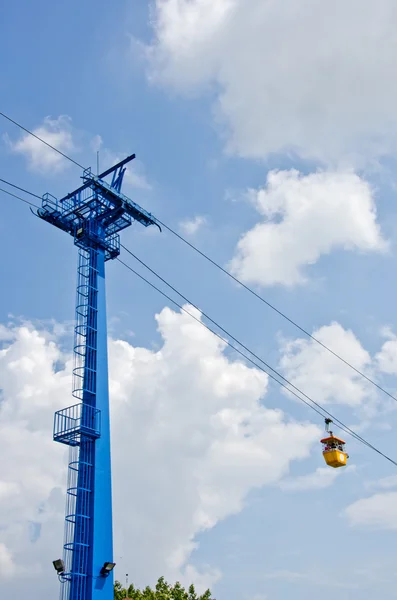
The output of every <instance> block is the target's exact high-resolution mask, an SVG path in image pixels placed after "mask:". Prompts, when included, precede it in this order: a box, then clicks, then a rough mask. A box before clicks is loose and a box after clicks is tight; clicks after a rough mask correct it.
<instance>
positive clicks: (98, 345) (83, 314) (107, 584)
mask: <svg viewBox="0 0 397 600" xmlns="http://www.w3.org/2000/svg"><path fill="white" fill-rule="evenodd" d="M133 158H135V155H134V154H133V155H132V156H129V157H128V158H126V159H125V160H123V161H121V162H120V163H118V164H117V165H115V166H114V167H112V168H110V169H108V170H107V171H105V172H104V173H102V174H101V175H98V176H97V175H94V174H93V173H92V172H91V169H86V170H84V172H83V177H82V179H83V184H82V185H81V186H80V187H79V188H78V189H77V190H75V191H74V192H72V193H71V194H68V195H67V196H65V197H64V198H62V199H61V200H57V199H56V198H54V197H53V196H50V195H49V194H45V195H44V196H43V201H42V207H41V208H40V209H39V210H38V211H37V214H38V216H39V217H40V218H42V219H44V220H45V221H47V222H48V223H51V224H52V225H55V226H56V227H58V228H59V229H61V230H62V231H65V232H66V233H68V234H69V235H71V236H72V237H73V239H74V243H75V245H76V246H77V247H78V248H79V261H78V269H77V294H76V325H75V334H74V369H73V396H74V397H75V399H76V400H77V403H75V404H74V405H73V406H70V407H67V408H64V409H62V410H59V411H57V412H56V413H55V418H54V440H55V441H56V442H60V443H62V444H66V445H68V446H69V447H70V458H69V468H68V483H67V498H66V516H65V539H64V554H63V562H64V566H65V570H64V571H63V572H62V573H61V575H60V579H61V582H62V583H61V600H113V573H112V572H107V571H106V570H105V569H103V566H104V564H105V563H113V531H112V488H111V460H110V421H109V392H108V364H107V326H106V302H105V262H106V261H107V260H110V259H114V258H116V257H117V256H118V255H119V254H120V238H119V232H120V231H121V230H123V229H125V228H126V227H128V226H129V225H131V223H132V222H133V221H138V222H139V223H141V224H142V225H144V226H145V227H147V226H149V225H157V226H158V224H157V223H156V221H155V219H154V218H153V217H152V215H151V214H150V213H148V212H146V211H145V210H144V209H142V208H141V207H140V206H138V205H137V204H135V202H133V201H132V200H130V199H129V198H127V197H126V196H124V195H123V194H122V193H121V185H122V182H123V177H124V173H125V165H126V164H127V163H128V162H129V161H131V160H132V159H133ZM108 175H112V180H111V183H108V182H106V181H104V178H105V177H107V176H108ZM158 227H159V226H158Z"/></svg>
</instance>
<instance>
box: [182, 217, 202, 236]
mask: <svg viewBox="0 0 397 600" xmlns="http://www.w3.org/2000/svg"><path fill="white" fill-rule="evenodd" d="M206 222H207V220H206V218H205V217H202V216H200V215H197V216H196V217H194V218H193V219H187V220H185V221H181V222H180V223H179V227H180V229H181V230H182V232H183V233H184V234H185V235H194V234H195V233H197V232H198V230H199V229H201V227H202V226H203V225H205V224H206Z"/></svg>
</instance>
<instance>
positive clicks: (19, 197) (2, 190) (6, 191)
mask: <svg viewBox="0 0 397 600" xmlns="http://www.w3.org/2000/svg"><path fill="white" fill-rule="evenodd" d="M1 181H3V180H1ZM0 192H4V194H8V195H9V196H12V197H13V198H16V199H17V200H20V201H21V202H25V204H29V205H30V206H34V208H40V207H39V206H37V204H34V203H33V202H29V200H25V198H21V196H17V195H16V194H13V193H12V192H9V191H8V190H5V189H3V188H0Z"/></svg>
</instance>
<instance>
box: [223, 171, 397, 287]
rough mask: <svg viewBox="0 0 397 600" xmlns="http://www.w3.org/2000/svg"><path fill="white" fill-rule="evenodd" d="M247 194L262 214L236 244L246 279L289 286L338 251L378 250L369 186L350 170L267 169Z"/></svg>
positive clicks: (235, 267)
mask: <svg viewBox="0 0 397 600" xmlns="http://www.w3.org/2000/svg"><path fill="white" fill-rule="evenodd" d="M249 198H250V200H251V201H252V203H253V204H254V206H255V207H256V209H257V210H258V212H259V214H260V215H261V216H262V217H263V219H264V222H262V223H258V224H257V225H255V227H253V229H251V230H249V231H248V232H246V233H245V234H244V235H243V236H242V238H241V239H240V241H239V242H238V245H237V249H236V253H235V256H234V258H233V259H232V261H231V264H230V268H231V270H232V271H233V273H234V274H235V275H236V276H237V277H239V278H240V279H242V280H243V281H244V282H248V283H257V284H260V285H275V284H280V285H287V286H293V285H296V284H301V283H304V282H305V281H306V273H305V267H307V266H308V265H312V264H314V263H316V262H317V261H318V260H319V258H320V257H321V256H322V255H326V254H329V253H330V252H331V251H333V250H336V249H342V250H354V251H361V252H382V251H384V250H385V249H386V248H387V244H386V243H385V241H384V240H383V239H382V235H381V231H380V228H379V225H378V224H377V221H376V207H375V202H374V198H373V192H372V190H371V188H370V186H369V184H368V183H367V182H366V181H364V180H363V179H361V178H360V177H358V176H357V175H355V174H354V173H352V172H317V173H312V174H310V175H306V176H304V175H302V174H300V173H299V172H298V171H295V170H291V171H271V172H270V173H269V174H268V176H267V183H266V186H265V188H262V189H259V190H251V191H250V192H249Z"/></svg>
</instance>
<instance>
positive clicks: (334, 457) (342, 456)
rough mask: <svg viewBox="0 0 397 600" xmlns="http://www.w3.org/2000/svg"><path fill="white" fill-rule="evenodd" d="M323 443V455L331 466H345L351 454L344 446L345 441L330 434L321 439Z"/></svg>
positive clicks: (335, 467)
mask: <svg viewBox="0 0 397 600" xmlns="http://www.w3.org/2000/svg"><path fill="white" fill-rule="evenodd" d="M321 443H322V445H323V456H324V460H325V462H326V463H327V465H328V466H329V467H334V469H337V468H338V467H345V466H346V462H347V459H348V458H349V455H348V454H346V452H345V450H344V448H345V443H346V442H344V441H343V440H341V439H340V438H337V437H335V436H334V435H330V436H329V437H326V438H324V439H322V440H321Z"/></svg>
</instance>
